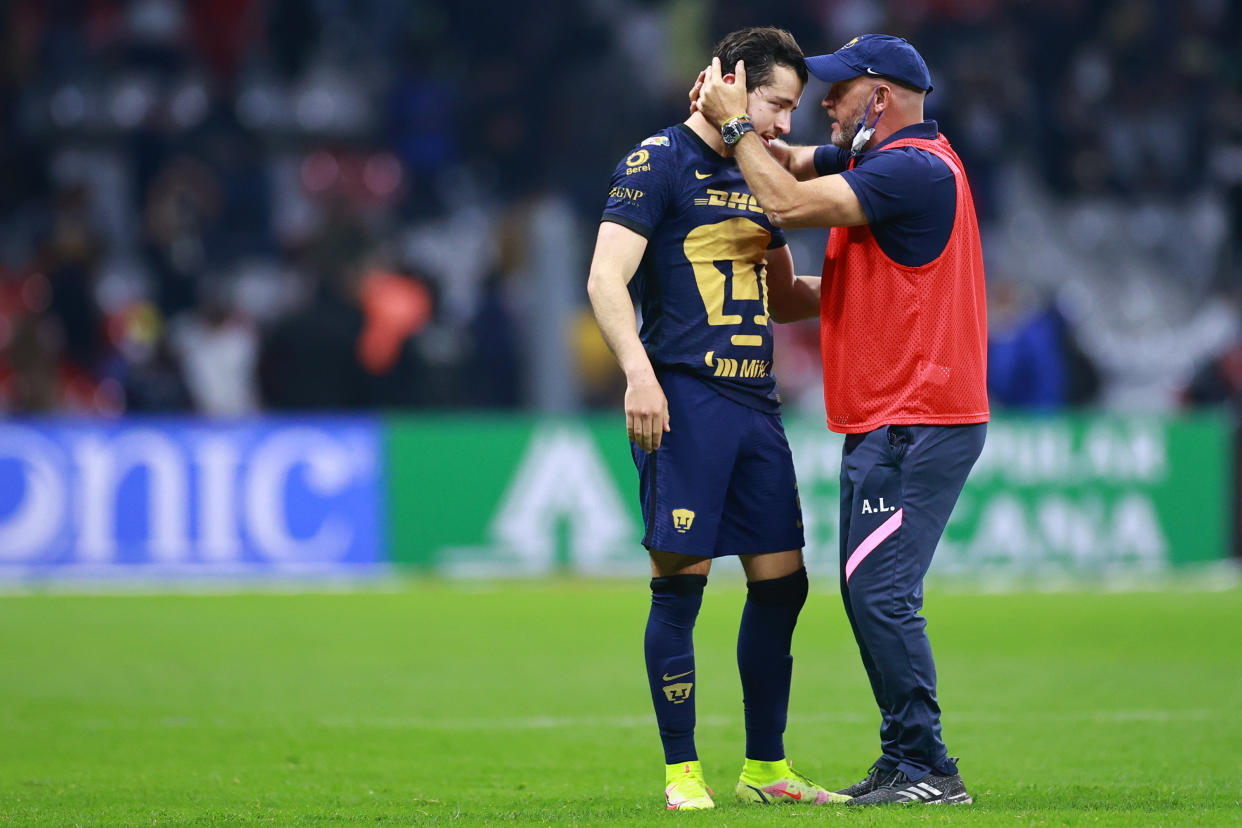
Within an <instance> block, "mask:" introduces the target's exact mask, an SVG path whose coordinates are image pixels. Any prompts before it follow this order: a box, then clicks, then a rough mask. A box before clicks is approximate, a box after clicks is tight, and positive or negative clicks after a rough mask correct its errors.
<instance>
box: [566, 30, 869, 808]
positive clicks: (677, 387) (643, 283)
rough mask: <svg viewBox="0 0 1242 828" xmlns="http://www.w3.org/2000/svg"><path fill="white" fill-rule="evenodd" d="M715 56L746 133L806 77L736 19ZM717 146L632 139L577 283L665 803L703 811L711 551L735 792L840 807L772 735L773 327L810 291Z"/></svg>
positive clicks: (683, 128) (775, 551)
mask: <svg viewBox="0 0 1242 828" xmlns="http://www.w3.org/2000/svg"><path fill="white" fill-rule="evenodd" d="M714 54H715V55H716V56H717V57H719V58H720V59H722V60H724V61H726V62H727V63H729V65H732V64H733V63H734V62H736V61H740V60H745V61H746V65H747V66H749V67H751V72H750V77H749V80H748V81H747V82H746V83H747V86H746V88H745V90H744V91H743V93H742V95H741V98H740V100H739V101H738V102H737V104H736V106H737V111H738V112H746V113H748V115H749V118H750V123H752V124H753V127H754V129H755V131H756V134H757V135H758V136H760V137H761V138H762V139H763V140H765V141H770V140H774V139H776V138H777V137H778V136H780V135H784V134H786V133H788V131H789V123H790V118H791V115H792V112H793V110H794V108H795V107H796V106H797V104H798V100H799V98H800V97H801V95H802V87H803V85H804V84H805V83H806V78H807V74H806V67H805V64H804V62H803V55H802V50H801V49H800V48H799V47H798V44H797V42H796V41H795V40H794V39H793V37H792V36H791V35H790V34H789V33H788V32H786V31H783V30H781V29H774V28H750V29H743V30H740V31H737V32H733V33H732V34H730V35H728V36H726V37H725V38H724V39H723V40H721V42H720V43H719V44H717V45H716V47H715V50H714ZM736 137H738V136H734V138H736ZM731 140H732V139H730V138H726V137H723V136H722V135H721V133H720V131H719V130H718V129H716V128H715V127H712V126H710V125H709V124H708V122H707V121H706V120H705V119H704V118H703V116H702V115H700V114H698V113H693V114H691V116H690V117H689V118H688V119H687V120H686V121H685V122H684V123H681V124H677V125H675V126H672V127H669V128H667V129H663V130H661V131H659V132H657V133H656V134H655V135H652V136H651V137H649V138H647V139H645V140H643V141H642V142H641V143H639V144H638V145H637V146H636V147H634V149H633V150H632V151H631V152H630V153H628V154H627V155H626V157H625V159H624V160H623V161H622V162H621V163H620V164H619V165H618V166H617V169H616V172H615V173H614V174H613V178H612V184H611V190H610V192H609V196H608V201H607V204H606V206H605V208H604V214H603V219H602V221H601V223H600V228H599V237H598V240H597V241H596V246H595V256H594V259H593V260H592V262H591V274H590V280H589V282H588V290H589V293H590V297H591V304H592V306H593V308H594V310H595V316H596V319H597V320H598V322H599V326H600V329H601V330H602V331H603V334H604V337H605V338H606V339H607V341H608V344H609V346H610V347H611V348H612V350H613V352H614V354H615V355H616V357H617V361H618V362H619V363H620V365H621V368H622V369H623V370H624V372H625V376H626V381H627V387H626V392H625V418H626V430H627V432H628V433H629V437H630V440H631V441H632V447H631V449H632V453H633V456H634V463H635V465H636V466H637V467H638V473H639V494H640V498H641V503H642V510H643V520H644V523H645V526H646V534H645V536H644V538H643V545H644V546H646V547H647V549H648V551H649V553H650V557H651V572H652V576H653V577H652V579H651V609H650V614H649V616H648V620H647V631H646V636H645V641H644V644H645V652H646V662H647V678H648V681H649V683H650V686H651V698H652V701H653V702H654V704H655V712H656V720H657V722H658V724H659V729H660V738H661V740H662V741H663V744H664V761H665V764H666V770H665V802H666V805H667V806H668V808H669V809H702V808H712V807H714V803H713V801H712V798H711V792H710V790H709V789H708V787H707V784H706V782H705V781H704V777H703V770H702V767H701V765H700V763H699V757H698V753H697V752H696V750H695V743H694V726H695V709H694V703H695V695H696V692H695V691H696V689H697V687H698V677H697V674H696V672H695V662H694V645H693V630H694V622H695V619H696V617H697V616H698V612H699V607H700V605H701V603H702V599H703V588H704V586H705V585H706V584H707V575H708V572H709V570H710V569H711V564H712V560H713V559H715V558H718V557H721V556H731V555H737V556H740V558H741V561H742V567H743V569H744V570H745V572H746V577H747V597H746V605H745V608H744V610H743V612H742V620H741V627H740V630H739V632H738V643H737V660H738V670H739V672H740V673H741V678H742V692H743V700H744V710H745V721H746V758H745V763H744V764H743V767H742V773H741V778H740V779H739V781H738V784H737V786H736V789H735V793H736V795H737V796H738V797H739V798H740V799H742V800H743V801H745V802H755V803H769V802H803V803H813V804H823V803H825V802H835V801H843V800H844V799H845V797H844V796H838V795H836V794H832V793H830V792H828V791H826V790H824V789H823V788H822V787H820V786H819V785H816V784H815V783H814V782H812V781H811V780H809V779H807V778H806V777H805V776H803V775H802V774H800V773H798V772H796V771H794V770H793V769H792V767H791V766H790V763H789V762H788V761H787V760H786V757H785V749H784V744H783V734H784V730H785V723H786V718H787V712H788V707H789V685H790V673H791V668H792V662H793V659H792V657H791V656H790V641H791V638H792V636H793V631H794V625H795V624H796V622H797V620H798V613H799V612H800V611H801V609H802V605H803V604H804V603H805V602H806V596H807V577H806V568H805V567H804V566H803V561H802V545H803V533H802V513H801V507H800V504H799V502H798V493H797V483H796V481H795V479H794V468H793V462H792V458H791V455H790V452H789V445H788V443H787V442H786V439H785V432H784V429H783V427H782V425H781V419H780V400H779V398H778V396H777V392H776V383H775V380H774V379H773V377H772V371H771V368H772V322H771V319H772V318H776V319H778V320H781V321H787V320H792V319H796V318H808V317H810V316H814V315H815V314H816V313H818V304H817V296H816V294H815V292H814V291H813V290H811V289H810V287H809V282H808V280H796V279H795V278H794V275H793V259H792V257H791V255H790V253H789V249H788V247H786V245H785V238H784V235H783V234H782V233H781V231H780V230H778V229H776V228H774V227H773V226H772V224H771V223H770V222H769V220H768V218H767V217H766V216H765V215H764V213H763V210H762V208H760V207H759V205H758V204H757V203H756V202H755V199H754V197H753V196H752V195H751V193H750V190H749V189H748V188H747V187H746V183H745V181H744V180H743V178H742V174H741V173H740V172H739V171H738V168H737V164H736V163H735V162H734V160H733V158H732V157H731V156H732V152H731V149H730V141H731ZM631 280H632V281H631ZM627 284H628V286H629V289H627ZM630 290H632V291H633V293H634V294H635V295H636V296H637V299H638V302H639V304H640V307H641V311H642V331H641V334H640V332H639V330H638V326H637V324H636V322H635V314H634V304H633V299H632V298H631V295H630ZM769 313H770V314H771V316H769Z"/></svg>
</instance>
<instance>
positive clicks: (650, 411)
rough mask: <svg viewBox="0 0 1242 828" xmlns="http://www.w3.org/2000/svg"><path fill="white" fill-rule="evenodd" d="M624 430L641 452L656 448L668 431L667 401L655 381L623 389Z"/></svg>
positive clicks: (633, 383)
mask: <svg viewBox="0 0 1242 828" xmlns="http://www.w3.org/2000/svg"><path fill="white" fill-rule="evenodd" d="M625 430H626V432H627V433H628V434H629V435H630V439H631V440H633V441H634V443H635V444H636V445H637V446H638V447H639V448H640V449H642V450H643V451H645V452H648V453H650V452H653V451H655V450H656V449H658V448H659V447H660V440H661V439H662V438H663V437H664V432H666V431H668V430H669V425H668V400H667V399H666V398H665V397H664V389H663V388H661V387H660V383H659V382H658V381H657V380H656V379H655V377H651V378H650V379H643V380H638V381H636V382H631V383H629V384H627V385H626V386H625Z"/></svg>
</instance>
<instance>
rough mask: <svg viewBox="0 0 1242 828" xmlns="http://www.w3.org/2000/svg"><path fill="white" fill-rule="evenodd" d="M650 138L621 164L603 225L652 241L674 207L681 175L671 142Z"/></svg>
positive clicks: (615, 174) (611, 183)
mask: <svg viewBox="0 0 1242 828" xmlns="http://www.w3.org/2000/svg"><path fill="white" fill-rule="evenodd" d="M660 141H661V139H660V136H655V137H653V138H648V139H647V141H645V142H644V144H643V145H640V146H637V147H635V148H634V149H633V150H631V151H630V154H629V155H627V156H626V157H625V158H623V159H622V160H621V163H620V164H618V165H617V169H616V171H615V172H613V174H612V180H611V181H610V182H609V184H608V200H607V202H605V204H604V214H603V217H602V218H601V221H613V222H616V223H617V224H620V225H622V226H623V227H628V228H629V229H631V230H633V231H634V232H635V233H638V234H639V235H641V236H644V237H646V238H650V237H651V234H652V232H653V231H654V230H655V228H656V227H657V226H658V225H659V224H660V222H661V220H662V219H663V218H664V214H665V212H666V211H667V209H668V206H669V204H670V203H671V199H672V194H673V192H674V187H675V178H676V174H677V170H676V163H675V159H674V156H673V151H672V148H671V147H670V146H669V142H668V139H667V138H663V140H662V143H661V142H660Z"/></svg>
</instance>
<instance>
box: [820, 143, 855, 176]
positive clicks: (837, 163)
mask: <svg viewBox="0 0 1242 828" xmlns="http://www.w3.org/2000/svg"><path fill="white" fill-rule="evenodd" d="M814 161H815V172H817V173H819V174H820V175H832V174H833V173H839V172H841V171H842V170H844V169H845V168H846V167H848V166H849V165H850V154H849V153H848V152H847V151H845V150H843V149H841V148H840V147H836V146H833V145H832V144H824V145H823V146H822V147H816V148H815V155H814Z"/></svg>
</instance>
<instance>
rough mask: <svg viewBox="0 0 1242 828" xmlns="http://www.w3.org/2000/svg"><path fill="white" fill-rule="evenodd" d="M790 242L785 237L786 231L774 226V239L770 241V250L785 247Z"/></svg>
mask: <svg viewBox="0 0 1242 828" xmlns="http://www.w3.org/2000/svg"><path fill="white" fill-rule="evenodd" d="M787 244H789V242H788V241H786V239H785V231H784V230H782V229H781V228H779V227H773V228H772V240H771V241H770V242H768V250H775V249H776V248H778V247H784V246H785V245H787Z"/></svg>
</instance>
